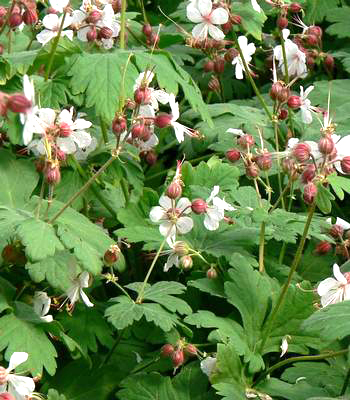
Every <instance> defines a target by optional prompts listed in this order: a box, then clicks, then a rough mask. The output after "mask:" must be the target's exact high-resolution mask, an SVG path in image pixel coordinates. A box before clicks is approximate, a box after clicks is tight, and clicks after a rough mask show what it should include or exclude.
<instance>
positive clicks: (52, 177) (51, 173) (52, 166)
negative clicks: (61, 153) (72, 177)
mask: <svg viewBox="0 0 350 400" xmlns="http://www.w3.org/2000/svg"><path fill="white" fill-rule="evenodd" d="M44 176H45V179H46V182H47V183H48V184H50V185H57V184H58V183H59V182H60V180H61V171H60V166H59V164H56V163H51V162H49V163H47V164H46V166H45V169H44Z"/></svg>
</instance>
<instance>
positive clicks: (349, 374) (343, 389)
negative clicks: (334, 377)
mask: <svg viewBox="0 0 350 400" xmlns="http://www.w3.org/2000/svg"><path fill="white" fill-rule="evenodd" d="M349 381H350V368H349V369H348V373H347V374H346V377H345V379H344V383H343V387H342V388H341V391H340V395H339V396H343V395H344V394H345V392H346V388H347V387H348V385H349Z"/></svg>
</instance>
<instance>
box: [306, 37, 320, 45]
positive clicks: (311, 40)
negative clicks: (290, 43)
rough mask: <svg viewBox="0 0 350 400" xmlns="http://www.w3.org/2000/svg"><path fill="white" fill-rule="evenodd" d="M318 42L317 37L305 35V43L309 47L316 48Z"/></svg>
mask: <svg viewBox="0 0 350 400" xmlns="http://www.w3.org/2000/svg"><path fill="white" fill-rule="evenodd" d="M318 41H319V37H318V36H316V35H307V36H306V43H307V44H308V45H309V46H312V47H313V46H317V45H318Z"/></svg>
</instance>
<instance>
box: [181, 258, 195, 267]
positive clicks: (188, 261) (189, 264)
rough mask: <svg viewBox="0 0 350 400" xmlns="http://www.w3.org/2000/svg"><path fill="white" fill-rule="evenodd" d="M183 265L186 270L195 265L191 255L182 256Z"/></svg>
mask: <svg viewBox="0 0 350 400" xmlns="http://www.w3.org/2000/svg"><path fill="white" fill-rule="evenodd" d="M180 263H181V266H182V268H183V269H184V270H189V269H191V268H192V266H193V260H192V257H191V256H188V255H187V256H182V257H181V259H180Z"/></svg>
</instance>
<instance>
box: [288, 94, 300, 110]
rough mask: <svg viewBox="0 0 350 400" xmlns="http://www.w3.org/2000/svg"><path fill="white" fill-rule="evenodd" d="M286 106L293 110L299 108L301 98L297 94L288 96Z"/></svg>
mask: <svg viewBox="0 0 350 400" xmlns="http://www.w3.org/2000/svg"><path fill="white" fill-rule="evenodd" d="M288 106H289V107H290V108H292V109H293V110H296V109H297V108H300V106H301V98H300V97H299V96H290V97H289V99H288Z"/></svg>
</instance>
